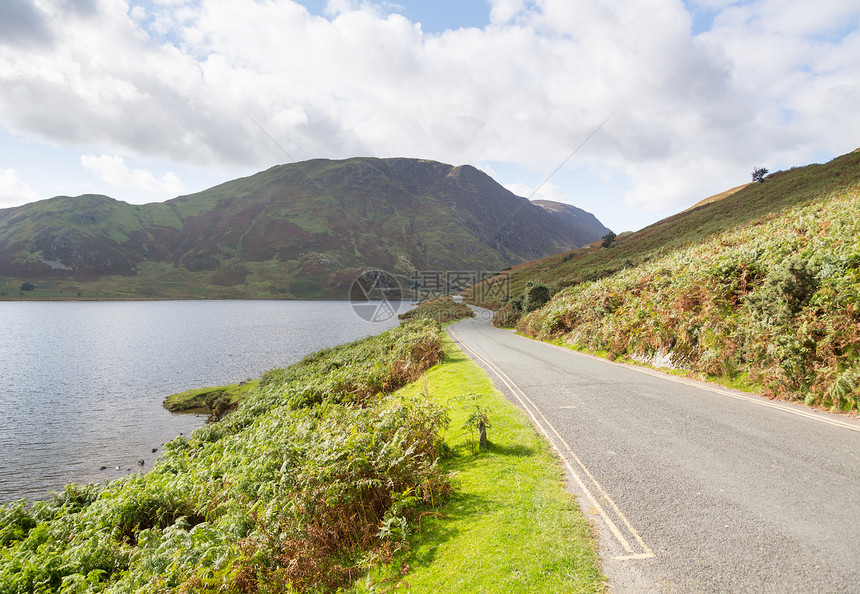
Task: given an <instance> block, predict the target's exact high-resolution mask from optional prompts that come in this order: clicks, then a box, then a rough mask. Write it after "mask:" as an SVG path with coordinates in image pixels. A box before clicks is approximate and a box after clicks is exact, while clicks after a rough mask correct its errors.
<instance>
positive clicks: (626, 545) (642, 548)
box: [448, 328, 655, 561]
mask: <svg viewBox="0 0 860 594" xmlns="http://www.w3.org/2000/svg"><path fill="white" fill-rule="evenodd" d="M448 332H449V333H450V334H451V336H452V337H453V338H455V339H456V340H457V342H459V344H460V346H461V347H463V348H464V349H466V350H467V351H469V353H471V354H472V355H473V356H474V357H475V358H476V359H478V360H480V361H481V362H482V363H484V365H486V366H487V367H488V368H489V369H490V370H491V371H492V372H493V373H494V374H495V375H496V377H498V378H499V379H500V380H501V381H502V383H504V384H505V385H506V386H507V387H508V389H509V390H510V391H511V393H513V395H514V397H516V399H517V400H518V401H519V402H520V406H521V407H522V409H523V410H524V411H525V412H526V413H527V414H528V415H529V417H531V419H532V422H533V423H534V424H535V426H536V427H538V428H539V429H540V431H541V432H542V433H543V434H544V435H546V436H547V437H548V438H550V439H549V441H550V443H551V444H552V446H553V448H555V450H556V451H557V452H558V454H559V456H560V457H561V459H562V461H563V462H564V464H565V466H566V467H567V469H568V470H569V471H570V473H571V475H572V476H573V478H574V480H575V481H576V483H577V485H579V488H580V489H581V490H582V492H583V493H585V495H586V497H587V498H588V500H589V501H590V502H591V505H592V506H593V507H594V509H596V510H597V512H598V514H599V515H600V517H601V518H602V519H603V521H604V522H605V523H606V526H607V527H608V528H609V531H610V532H611V533H612V535H613V536H614V537H615V538H616V540H617V541H618V543H619V544H620V545H621V546H622V548H623V549H624V550H625V551H626V552H627V554H626V555H621V556H619V557H615V559H616V560H618V561H629V560H635V559H650V558H652V557H654V556H655V555H654V553H653V552H652V551H651V549H650V548H648V546H647V545H646V544H645V542H644V541H643V540H642V538H641V537H640V536H639V533H638V532H637V531H636V529H635V528H633V525H632V524H630V522H629V521H628V519H627V517H626V516H625V515H624V514H623V513H622V512H621V510H620V509H618V506H617V505H616V504H615V502H614V501H613V500H612V498H611V497H610V496H609V494H608V493H607V492H606V490H605V489H604V488H603V487H602V486H601V485H600V483H599V482H597V479H595V478H594V475H592V474H591V472H590V471H589V470H588V468H587V467H586V466H585V464H583V463H582V460H580V459H579V456H577V455H576V454H575V453H574V452H573V450H572V449H571V448H570V446H569V445H568V444H567V442H566V441H565V440H564V438H563V437H562V436H561V434H560V433H559V432H558V430H557V429H556V428H555V427H554V426H553V424H552V423H550V422H549V420H548V419H547V418H546V416H545V415H544V414H543V412H542V411H541V410H540V409H539V408H538V407H537V405H535V403H534V402H533V401H532V400H531V399H530V398H529V397H528V396H526V394H525V392H523V391H522V390H521V389H520V387H519V386H517V384H516V383H515V382H514V381H513V380H512V379H511V378H510V377H508V375H507V374H506V373H505V372H504V371H502V370H501V369H499V367H498V366H496V365H495V364H494V363H493V362H492V361H490V360H488V359H487V358H486V357H484V356H482V355H481V354H480V353H478V352H477V351H476V350H475V349H473V348H471V347H470V346H469V345H467V344H465V343H464V342H463V341H462V339H460V338H459V337H458V336H457V335H456V333H455V332H454V331H453V329H452V328H448ZM526 402H528V405H527V404H526ZM532 409H533V410H534V412H532ZM535 413H537V415H540V418H541V419H543V422H541V421H540V420H539V419H538V418H537V416H536V415H535ZM547 427H549V429H550V430H551V431H552V433H553V434H554V435H555V437H556V438H557V439H558V441H559V442H561V444H562V445H563V447H564V451H562V450H561V449H559V448H558V446H557V445H556V444H555V442H554V441H553V440H552V439H551V437H550V435H549V433H548V432H547ZM570 458H573V460H574V461H575V462H576V464H577V465H578V466H579V468H580V469H581V471H582V472H584V473H585V475H586V476H587V477H588V479H589V481H590V482H591V484H592V485H593V487H594V489H596V490H597V491H598V492H599V494H600V501H605V502H606V503H607V504H608V505H609V507H610V508H611V509H612V511H613V512H614V513H615V516H616V517H617V518H618V519H619V520H620V521H621V523H622V524H623V525H624V526H625V527H626V528H627V530H628V532H629V533H630V534H631V535H632V536H633V538H634V540H635V541H636V544H638V545H639V551H637V550H636V549H634V548H633V547H632V546H631V545H630V542H629V541H628V540H627V538H626V537H625V536H624V534H622V532H621V530H620V529H619V527H618V525H617V524H616V523H615V522H614V521H613V520H612V518H610V516H609V514H608V513H607V512H606V509H605V508H604V507H603V505H601V504H600V501H599V500H598V498H597V497H595V496H594V494H593V493H592V491H591V489H589V488H588V487H587V486H586V484H585V481H584V480H583V479H582V477H581V476H580V473H579V472H577V471H576V469H575V468H574V467H573V465H572V464H571V463H570Z"/></svg>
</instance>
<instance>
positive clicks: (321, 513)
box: [0, 320, 601, 594]
mask: <svg viewBox="0 0 860 594" xmlns="http://www.w3.org/2000/svg"><path fill="white" fill-rule="evenodd" d="M443 355H447V360H446V361H445V362H442V363H440V361H441V359H442V357H443ZM430 368H432V371H431V372H430V373H429V374H427V376H426V382H419V383H417V384H412V385H410V382H414V381H415V380H416V379H418V378H419V377H420V376H421V375H422V374H423V373H424V372H425V371H427V369H430ZM404 386H407V387H406V388H404ZM424 386H426V387H424ZM211 392H212V391H211V390H210V391H209V392H207V393H209V394H211ZM478 409H481V410H484V409H486V414H487V415H488V416H489V419H490V421H491V425H492V426H491V429H490V432H491V433H490V443H491V447H490V449H489V450H488V451H478V450H477V449H475V448H474V446H473V444H472V441H473V439H472V437H471V435H470V434H469V431H468V429H465V428H464V427H463V420H464V418H465V417H468V416H469V415H471V414H472V413H473V412H474V411H476V410H478ZM513 541H515V542H517V543H518V544H517V546H512V544H511V543H512V542H513ZM368 571H370V572H371V573H370V574H368V573H367V572H368ZM367 576H369V577H367ZM407 582H408V583H409V584H410V585H412V587H413V591H429V590H431V589H434V590H435V589H437V587H439V585H440V584H444V585H446V589H447V590H453V591H456V590H460V591H465V590H476V589H477V590H478V591H481V590H485V591H491V590H496V589H497V588H515V589H519V590H524V589H525V590H532V589H533V585H534V586H535V587H537V589H538V590H541V591H562V590H563V591H571V590H572V591H596V590H599V589H600V588H601V576H600V573H599V570H598V568H597V563H596V555H595V553H594V550H593V547H592V544H591V540H590V535H589V533H588V529H587V526H586V525H585V524H584V522H583V520H582V519H581V517H580V516H579V514H578V512H577V509H576V507H575V505H574V503H573V501H572V499H571V497H570V496H569V495H567V494H566V493H565V492H564V491H563V490H562V486H561V473H560V470H559V468H558V465H557V462H556V461H555V460H554V458H553V457H552V456H551V455H550V454H549V453H548V450H547V446H546V445H545V444H544V443H543V442H542V441H541V440H540V439H539V438H538V437H537V436H536V435H535V434H534V432H533V431H532V430H531V429H530V427H529V426H528V423H527V421H526V420H525V418H524V417H523V416H522V415H521V414H519V413H518V412H517V411H516V410H515V409H513V408H512V407H511V406H510V405H508V404H507V403H506V402H505V401H504V400H503V399H502V398H501V397H500V396H499V395H497V394H495V393H494V392H493V391H492V389H491V386H490V384H489V382H488V380H487V378H486V376H484V375H483V373H482V372H480V370H478V368H476V367H474V366H473V365H471V363H470V362H468V361H467V360H466V359H465V358H464V357H463V355H462V354H461V353H459V351H456V349H454V348H453V345H451V344H450V343H449V342H448V341H447V340H446V339H445V337H444V336H443V334H442V333H441V331H440V329H439V326H438V325H437V324H436V323H433V322H429V321H423V320H418V321H413V322H410V323H408V324H404V325H402V326H400V327H399V328H397V329H395V330H392V331H389V332H386V333H384V334H382V335H380V336H376V337H371V338H368V339H365V340H362V341H358V342H356V343H352V344H350V345H344V346H342V347H337V348H334V349H326V350H324V351H320V352H318V353H315V354H314V355H311V356H309V357H307V358H305V359H304V360H303V361H301V362H300V363H297V364H296V365H294V366H292V367H289V368H287V369H284V370H273V371H272V372H268V373H266V374H264V376H263V377H262V378H261V379H260V382H259V385H258V386H257V387H256V388H254V389H250V390H248V391H247V392H246V393H245V394H244V395H243V397H242V400H241V402H240V404H239V406H238V409H237V410H236V411H235V412H232V413H230V414H228V415H227V416H226V417H225V418H224V419H222V420H220V421H218V422H214V423H210V424H208V425H207V426H205V427H203V428H201V429H199V430H197V431H195V432H194V434H193V435H192V436H191V437H190V438H184V437H180V438H178V439H176V440H174V441H172V442H170V443H169V444H167V445H166V446H165V448H164V453H163V454H162V456H161V458H160V459H159V460H158V461H157V463H156V466H155V468H154V469H153V470H152V471H150V472H149V473H146V474H141V475H134V476H129V477H125V478H122V479H119V480H117V481H113V482H111V483H108V484H106V485H97V484H95V485H69V486H67V487H66V489H65V490H64V491H63V492H62V493H59V494H56V495H55V496H53V497H52V498H50V499H48V500H46V501H39V502H35V503H34V504H32V505H31V506H30V505H27V504H26V502H23V501H22V502H18V503H15V504H11V505H7V506H4V507H2V508H0V593H2V594H6V593H9V594H12V593H18V592H64V593H72V592H75V593H77V592H290V591H297V592H331V591H337V590H338V589H352V590H358V591H370V590H372V591H381V590H385V589H387V588H388V587H389V586H392V587H393V586H396V585H400V586H405V585H406V583H407ZM413 582H414V583H413ZM374 584H375V585H374ZM560 585H563V586H560ZM553 588H557V590H553Z"/></svg>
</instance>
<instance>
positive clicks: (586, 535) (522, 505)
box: [355, 339, 604, 592]
mask: <svg viewBox="0 0 860 594" xmlns="http://www.w3.org/2000/svg"><path fill="white" fill-rule="evenodd" d="M445 351H446V358H445V361H444V362H443V363H441V364H439V365H437V366H436V367H434V368H432V369H431V370H430V371H428V372H427V373H426V375H425V378H426V386H425V384H423V383H422V382H416V383H414V384H411V385H409V386H407V387H406V388H404V389H403V390H402V392H403V393H406V394H417V393H418V392H420V391H421V390H425V389H426V391H427V392H429V394H430V396H431V397H432V398H433V400H434V401H435V402H438V403H440V404H442V405H444V406H446V407H447V408H448V410H449V415H450V419H451V422H450V425H449V428H448V429H447V430H446V431H445V432H444V438H445V441H446V443H447V444H448V445H449V446H450V447H451V448H452V450H453V456H451V457H448V458H446V459H445V460H443V462H442V467H443V469H444V470H445V471H446V472H448V473H450V474H451V476H452V482H453V485H454V488H455V492H454V494H453V495H452V496H451V498H450V500H449V501H448V503H446V504H445V505H444V506H443V507H442V508H441V512H442V515H441V516H433V515H428V516H426V517H425V518H424V519H423V520H422V522H421V528H422V530H421V532H420V534H419V535H417V537H415V538H413V542H412V548H411V549H410V550H409V552H408V553H406V554H404V555H402V556H401V557H400V558H399V559H398V562H397V563H396V564H394V566H393V567H390V568H389V570H390V571H388V572H375V573H374V574H371V575H370V576H368V577H367V578H365V579H364V580H362V581H361V582H360V583H359V584H358V585H357V586H356V588H355V591H356V592H366V591H376V590H373V585H374V584H376V587H378V586H380V585H383V584H387V585H389V586H391V585H397V586H399V587H406V586H407V585H408V586H409V588H408V591H410V592H601V591H603V584H604V577H603V575H602V574H601V572H600V568H599V566H598V560H597V553H596V550H595V545H594V541H593V537H592V534H591V531H590V528H589V526H588V524H587V522H586V521H585V519H584V518H583V517H582V515H581V513H580V511H579V509H578V507H577V505H576V502H575V500H574V498H573V496H572V495H571V494H569V493H568V492H567V491H565V490H564V486H563V476H562V471H561V468H560V465H559V462H558V459H557V457H556V456H555V455H554V454H553V453H552V452H551V451H550V449H549V446H548V444H547V443H546V441H545V440H544V439H542V438H541V437H540V436H539V435H538V434H537V433H536V432H535V430H534V429H533V428H532V426H531V425H530V424H529V421H528V419H527V418H526V416H525V415H524V414H523V413H522V412H521V411H520V410H518V409H517V408H516V407H515V406H513V405H512V404H511V403H509V402H508V401H507V400H506V399H505V398H504V397H503V396H502V395H501V394H500V393H499V392H498V391H496V390H495V389H494V387H493V385H492V382H491V381H490V380H489V378H488V377H487V375H486V374H485V373H484V372H483V371H482V370H481V369H480V368H479V367H478V366H477V365H475V364H474V363H473V362H472V361H471V360H469V359H468V357H466V356H465V355H464V354H463V353H462V351H460V350H459V349H458V348H457V347H456V346H454V344H453V343H452V342H451V341H450V340H448V339H446V340H445ZM476 407H480V408H482V409H485V410H487V411H488V416H489V418H490V422H491V427H490V428H489V429H488V438H489V442H490V446H489V449H488V451H478V449H477V443H476V442H477V436H476V435H473V434H472V433H471V432H470V431H469V429H467V428H464V422H465V421H466V419H467V418H468V416H469V415H470V414H471V413H472V412H473V411H474V410H475V409H476ZM406 567H408V570H406V571H403V570H404V568H406Z"/></svg>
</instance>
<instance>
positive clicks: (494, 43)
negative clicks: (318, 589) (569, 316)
mask: <svg viewBox="0 0 860 594" xmlns="http://www.w3.org/2000/svg"><path fill="white" fill-rule="evenodd" d="M491 4H492V6H491V13H490V25H488V26H487V27H485V28H483V29H476V28H463V29H458V30H449V31H446V32H444V33H442V34H428V33H425V32H424V31H423V30H422V28H421V26H420V25H418V24H416V23H412V22H410V21H409V20H408V19H406V18H405V17H403V16H401V15H400V14H397V12H392V9H391V6H390V5H383V4H382V3H369V2H363V3H358V2H330V3H329V7H328V12H327V15H328V16H325V15H323V16H317V15H313V14H311V13H310V12H309V11H308V10H307V9H306V8H304V7H303V6H302V5H300V4H298V3H295V2H290V1H286V0H281V1H275V0H258V1H253V0H194V1H183V0H148V1H140V2H131V4H130V5H129V4H127V3H126V2H123V1H121V0H87V1H78V2H72V1H62V0H39V1H38V2H24V1H22V0H7V4H6V5H5V6H6V8H4V9H0V17H7V20H6V21H4V22H5V23H6V24H4V25H3V26H2V27H0V33H3V32H4V31H6V30H7V29H8V30H10V31H11V30H12V28H13V27H15V26H17V25H15V23H18V24H20V27H21V28H20V29H15V30H16V31H18V33H16V34H15V35H3V36H2V37H0V123H2V125H4V126H5V127H7V128H8V129H10V130H11V131H13V132H14V133H15V134H17V135H21V136H25V137H29V138H39V139H41V140H42V141H45V142H50V143H55V144H62V145H69V146H73V147H79V149H78V152H79V154H80V153H81V152H93V153H102V154H103V155H109V154H131V155H135V156H137V157H151V158H155V159H162V160H168V161H173V162H176V163H181V164H190V165H195V166H204V167H209V168H212V169H217V168H219V167H246V168H251V169H262V168H265V167H268V166H270V165H272V164H274V163H277V162H283V161H284V160H285V155H284V153H283V152H281V149H280V148H279V147H278V146H277V145H280V147H282V148H283V149H284V151H285V152H286V153H287V154H288V155H290V156H292V157H294V158H295V159H298V160H302V159H307V158H313V157H328V158H342V157H347V156H354V155H374V156H395V155H397V156H415V157H424V158H434V159H439V160H442V161H446V162H451V163H455V164H459V163H494V164H500V165H503V164H506V163H509V164H515V165H516V166H517V167H519V168H526V169H530V170H532V171H535V172H545V171H551V170H552V169H553V167H555V166H556V165H558V164H559V163H560V162H561V161H562V160H563V159H564V158H565V157H567V156H568V155H569V154H570V151H571V150H572V149H573V148H574V147H576V146H577V145H578V144H579V143H581V142H582V140H583V139H585V138H586V137H587V136H588V135H589V134H591V133H592V132H593V131H594V129H595V128H596V127H597V126H598V125H600V123H601V122H603V121H604V120H605V119H606V118H607V117H608V116H609V115H610V114H613V113H614V115H613V117H612V118H611V119H610V120H609V122H608V123H607V124H606V125H605V126H604V127H603V128H602V129H601V130H600V132H599V133H598V134H596V135H595V136H594V137H593V138H592V139H591V140H590V141H589V142H588V143H587V144H586V145H585V146H584V147H583V149H582V150H581V151H580V152H579V153H578V154H577V155H576V162H577V163H578V164H580V165H582V166H594V167H598V168H600V169H602V170H604V171H605V170H607V169H608V170H611V171H614V172H615V175H616V176H618V177H620V178H623V179H625V180H626V181H627V184H628V185H627V188H626V190H624V191H623V193H622V194H623V195H620V196H615V197H613V199H617V200H618V208H633V209H640V210H642V211H648V210H650V211H663V210H666V209H677V208H678V207H685V206H687V205H689V204H690V203H691V202H693V201H695V200H697V199H699V198H702V197H704V196H706V195H708V193H713V192H716V191H720V190H722V189H725V187H728V186H730V185H734V184H737V183H742V182H743V181H747V180H748V178H749V174H748V171H749V170H751V168H752V167H753V166H755V165H758V164H766V165H767V166H769V167H771V169H775V168H779V167H785V166H790V165H794V164H803V163H805V162H809V161H810V160H814V159H817V158H819V157H820V156H821V155H830V156H832V155H836V154H840V153H843V152H847V151H849V150H852V149H853V148H856V147H857V145H860V140H858V138H860V137H858V132H860V110H857V109H856V107H857V105H860V80H858V74H857V73H858V72H860V33H858V23H860V6H857V4H856V2H847V1H846V2H843V1H841V0H824V1H821V2H816V3H808V2H786V1H784V0H781V1H775V0H757V1H750V2H731V1H716V0H701V1H699V2H691V3H687V4H684V3H682V2H680V1H679V0H659V1H658V0H625V1H624V2H621V1H609V2H606V1H597V0H534V1H529V2H525V1H519V0H493V2H491ZM3 11H5V13H3ZM694 15H697V16H702V15H704V17H705V18H706V20H707V21H709V22H710V23H711V24H710V26H709V27H707V28H706V29H703V30H701V31H694ZM9 19H12V20H14V21H15V23H13V22H12V21H11V20H9ZM2 20H3V19H2V18H0V21H2ZM697 22H698V21H697ZM255 122H257V123H259V126H260V127H262V128H263V129H264V130H265V133H263V131H261V130H260V128H259V127H258V126H257V125H256V124H255ZM267 135H269V136H271V139H274V140H275V141H276V143H277V144H275V142H272V140H270V138H267ZM112 159H113V158H111V157H105V156H102V157H94V156H93V155H89V156H88V157H87V162H86V163H84V165H85V166H87V167H88V168H89V169H91V170H94V171H98V172H99V174H100V175H102V176H103V177H104V178H105V179H108V178H109V177H110V176H113V178H112V179H115V180H117V181H122V182H123V183H126V184H137V185H138V186H139V187H140V186H145V187H152V188H160V189H161V190H162V191H163V190H164V189H165V187H174V186H175V187H179V180H178V179H166V178H163V179H161V180H158V179H156V178H155V176H152V175H151V174H150V176H149V177H147V176H146V175H145V174H143V173H140V172H137V171H129V170H128V168H126V170H125V171H126V172H125V173H122V172H123V169H122V167H121V166H119V165H118V164H117V163H116V162H115V161H113V160H112ZM117 172H119V173H117ZM139 173H140V174H139ZM733 174H736V175H737V177H733V178H732V179H727V178H728V177H730V176H731V175H733ZM502 181H506V182H509V183H516V180H502ZM111 183H114V182H111ZM622 199H623V201H624V204H625V205H626V206H622V204H621V200H622ZM583 206H584V207H586V208H587V205H583Z"/></svg>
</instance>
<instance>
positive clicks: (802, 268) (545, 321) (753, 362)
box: [474, 151, 860, 410]
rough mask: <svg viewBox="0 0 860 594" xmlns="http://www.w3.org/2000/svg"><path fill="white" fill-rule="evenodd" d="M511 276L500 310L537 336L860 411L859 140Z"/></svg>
mask: <svg viewBox="0 0 860 594" xmlns="http://www.w3.org/2000/svg"><path fill="white" fill-rule="evenodd" d="M529 282H531V284H529ZM510 285H511V287H512V289H511V292H510V295H512V296H513V297H514V298H513V299H511V300H510V301H509V302H508V303H507V304H505V307H504V308H503V309H502V311H501V312H500V313H499V314H497V318H498V320H499V322H500V323H507V324H516V325H517V328H518V329H519V330H520V331H522V332H524V333H526V334H529V335H531V336H534V337H538V338H542V339H547V340H554V341H561V342H563V343H566V344H569V345H571V346H574V347H576V348H582V349H586V350H589V351H592V352H599V353H604V354H606V355H607V356H608V357H610V358H617V357H623V358H628V359H634V360H639V361H645V362H648V363H651V364H655V365H660V366H670V367H674V368H677V369H682V370H686V371H688V372H693V373H696V374H700V375H702V376H704V377H708V378H716V379H719V380H721V381H724V382H728V383H731V384H733V385H739V386H745V387H750V388H753V389H755V390H757V391H761V392H763V393H765V394H767V395H771V396H775V397H780V398H785V399H789V400H802V401H804V402H806V403H807V404H815V405H820V406H826V407H836V408H840V409H848V410H858V409H860V152H856V151H855V152H854V153H850V154H848V155H844V156H842V157H839V158H837V159H834V160H833V161H831V162H830V163H827V164H825V165H810V166H808V167H801V168H794V169H792V170H790V171H784V172H779V173H776V174H774V175H772V176H770V177H769V178H767V181H766V182H765V183H763V184H758V183H757V184H751V185H749V186H747V187H745V188H743V189H741V190H739V191H737V192H735V193H733V194H731V195H729V196H727V197H725V198H723V199H722V200H719V201H716V202H712V203H709V204H704V205H702V206H699V207H697V208H694V209H692V210H690V211H687V212H684V213H681V214H679V215H676V216H675V217H671V218H670V219H666V220H665V221H661V222H660V223H657V224H656V225H652V226H651V227H648V228H646V229H643V230H642V231H639V232H637V233H634V234H629V235H626V236H622V237H619V238H618V240H617V242H616V243H615V244H614V245H612V246H611V247H608V248H603V247H600V245H599V244H598V245H596V246H591V247H590V248H588V249H583V250H576V251H573V252H570V253H568V254H563V255H558V256H553V257H550V258H546V259H543V260H539V261H536V262H531V263H527V264H524V265H522V266H520V267H517V268H515V269H514V270H513V271H511V281H510ZM543 285H549V286H550V287H549V289H550V290H549V291H548V293H550V294H552V293H554V296H552V299H551V300H550V301H549V302H548V303H545V304H543V303H544V302H545V299H540V295H539V293H540V289H541V287H542V286H543ZM544 291H545V289H544ZM482 294H483V293H482V291H481V287H476V288H475V289H474V297H477V298H480V296H481V295H482ZM497 302H498V300H497ZM495 304H498V303H495ZM495 304H494V303H485V305H495ZM529 310H531V311H529Z"/></svg>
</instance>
